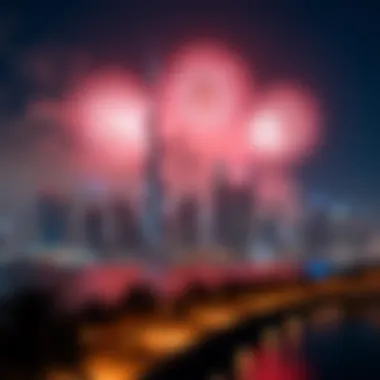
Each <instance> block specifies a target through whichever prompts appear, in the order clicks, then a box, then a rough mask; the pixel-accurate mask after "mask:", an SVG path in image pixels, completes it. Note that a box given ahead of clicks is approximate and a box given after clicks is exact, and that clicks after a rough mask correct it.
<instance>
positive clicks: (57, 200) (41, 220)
mask: <svg viewBox="0 0 380 380" xmlns="http://www.w3.org/2000/svg"><path fill="white" fill-rule="evenodd" d="M68 216H69V205H68V202H67V201H66V200H65V199H64V198H63V197H60V196H59V195H57V194H54V193H53V192H48V191H47V192H41V193H40V194H39V196H38V199H37V218H38V225H39V232H40V238H41V240H42V242H43V244H48V245H59V244H62V243H64V241H65V240H66V238H67V232H68Z"/></svg>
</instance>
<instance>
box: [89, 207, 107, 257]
mask: <svg viewBox="0 0 380 380" xmlns="http://www.w3.org/2000/svg"><path fill="white" fill-rule="evenodd" d="M84 231H85V240H86V243H87V245H88V246H89V248H90V249H92V250H94V251H95V252H98V253H99V252H100V251H102V250H103V249H104V246H105V243H106V241H105V240H106V239H105V223H104V215H103V209H102V207H101V205H100V204H98V203H91V204H89V205H88V206H87V208H86V210H85V214H84Z"/></svg>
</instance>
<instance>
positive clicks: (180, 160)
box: [159, 40, 252, 197]
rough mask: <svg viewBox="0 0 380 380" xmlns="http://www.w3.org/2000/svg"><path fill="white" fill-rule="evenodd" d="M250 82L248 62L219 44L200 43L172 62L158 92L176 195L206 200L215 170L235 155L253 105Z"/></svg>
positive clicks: (168, 168) (168, 170) (189, 46)
mask: <svg viewBox="0 0 380 380" xmlns="http://www.w3.org/2000/svg"><path fill="white" fill-rule="evenodd" d="M250 79H251V78H250V75H249V74H248V70H247V67H246V65H245V63H244V61H243V60H241V59H240V58H239V57H238V56H236V55H235V54H234V52H232V51H230V50H229V49H228V48H227V47H225V46H223V45H220V44H219V43H216V42H214V41H210V40H200V41H195V42H193V43H190V44H187V45H185V46H183V47H182V48H181V49H179V50H178V51H177V52H176V54H174V55H173V56H172V57H171V60H170V62H169V64H168V68H167V71H166V72H165V73H164V75H163V77H162V82H160V86H159V88H160V91H159V92H160V97H159V98H160V107H159V108H160V117H159V119H160V127H161V128H162V129H161V130H162V132H163V138H164V140H165V142H166V144H167V149H166V153H165V154H166V155H167V159H166V160H165V162H166V163H167V165H166V168H165V172H166V173H167V176H166V177H167V178H168V180H167V182H168V183H169V186H171V187H176V189H174V192H176V193H178V192H181V190H180V188H184V189H190V188H192V189H194V191H196V192H197V193H198V194H200V195H201V196H202V197H203V195H204V194H206V192H207V189H208V188H209V186H208V185H209V183H210V181H211V178H212V174H213V171H214V169H215V166H216V165H217V164H218V163H219V162H220V161H223V160H225V156H226V151H233V150H234V149H233V148H231V147H230V145H231V144H232V141H235V140H237V139H236V138H235V137H234V136H235V135H236V134H238V133H239V132H240V131H241V129H242V125H243V123H242V121H243V120H244V119H245V118H246V116H247V112H248V110H249V104H250V103H251V100H252V96H251V80H250ZM184 152H188V153H186V154H187V158H184V156H185V155H186V154H184ZM184 161H186V165H187V169H186V175H187V176H186V178H182V179H180V177H181V174H180V173H181V172H182V173H183V172H184V169H183V165H184ZM186 165H185V166H186ZM191 173H192V174H191ZM182 177H183V175H182ZM190 183H191V184H192V185H190Z"/></svg>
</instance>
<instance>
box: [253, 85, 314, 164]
mask: <svg viewBox="0 0 380 380" xmlns="http://www.w3.org/2000/svg"><path fill="white" fill-rule="evenodd" d="M318 116H319V115H318V113H317V107H316V105H315V103H314V101H313V99H311V98H310V96H309V95H308V94H307V93H306V92H305V91H302V90H300V89H298V88H295V87H293V86H284V85H283V86H277V87H275V88H274V89H272V90H270V91H268V92H267V94H266V95H265V96H264V97H263V99H262V101H261V102H260V103H259V104H258V107H257V110H256V112H255V114H254V117H253V119H252V120H251V122H250V125H249V141H250V144H251V148H252V150H253V153H254V155H256V157H257V158H258V160H264V161H265V160H266V161H268V160H269V161H278V162H294V161H297V160H298V159H300V158H301V157H303V156H305V155H307V154H308V153H309V152H310V151H311V150H312V148H313V147H314V146H315V144H316V143H317V140H318V127H319V120H318Z"/></svg>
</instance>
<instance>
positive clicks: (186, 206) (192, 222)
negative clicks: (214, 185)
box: [176, 196, 199, 247]
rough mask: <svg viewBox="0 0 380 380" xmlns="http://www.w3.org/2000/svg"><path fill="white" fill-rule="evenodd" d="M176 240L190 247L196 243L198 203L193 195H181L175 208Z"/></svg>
mask: <svg viewBox="0 0 380 380" xmlns="http://www.w3.org/2000/svg"><path fill="white" fill-rule="evenodd" d="M176 214H177V215H176V221H177V223H178V226H177V227H178V229H177V231H178V235H179V236H178V240H179V242H180V244H182V245H184V246H187V247H189V246H190V247H191V246H195V245H196V244H197V243H198V214H199V204H198V202H197V198H196V197H195V196H187V197H183V198H182V199H181V201H180V202H179V204H178V208H177V210H176Z"/></svg>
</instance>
